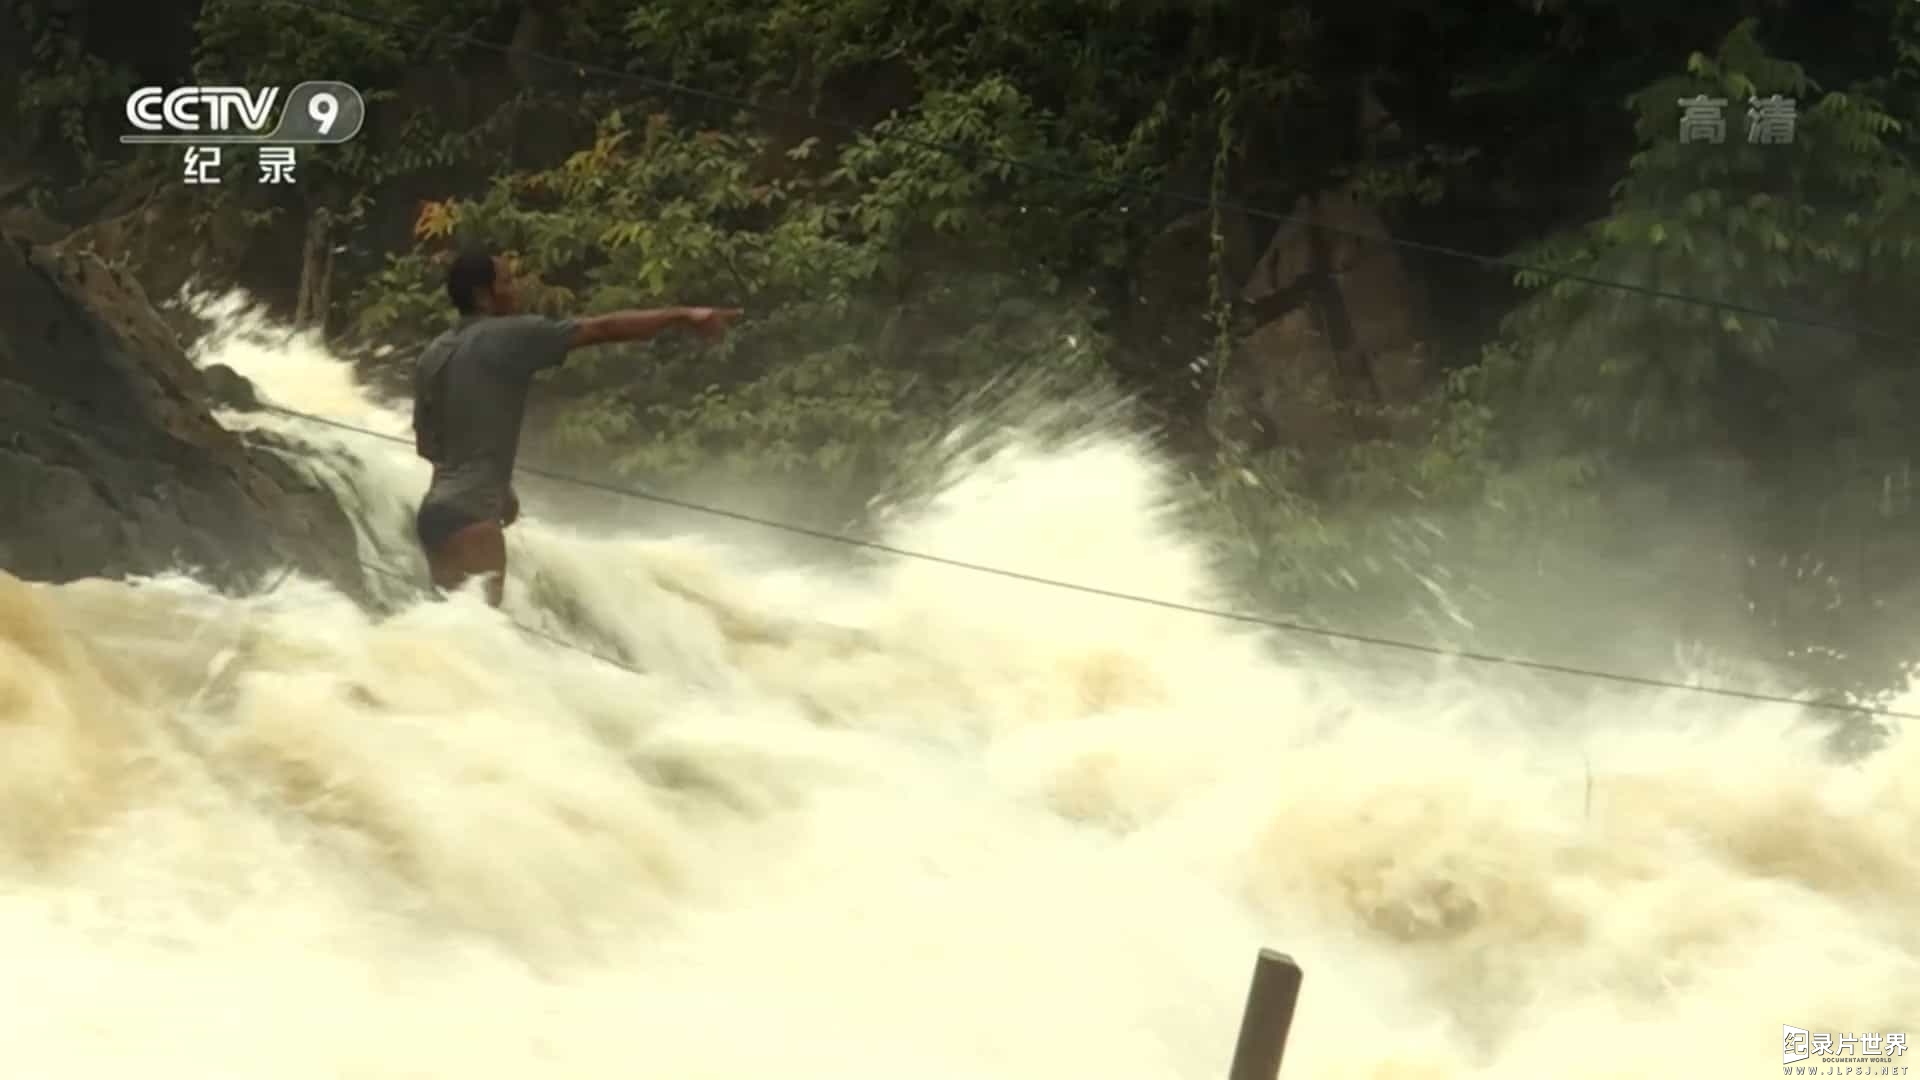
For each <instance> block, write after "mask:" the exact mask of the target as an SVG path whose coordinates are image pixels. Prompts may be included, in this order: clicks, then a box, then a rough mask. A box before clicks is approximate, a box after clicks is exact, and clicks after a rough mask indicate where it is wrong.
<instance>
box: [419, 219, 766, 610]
mask: <svg viewBox="0 0 1920 1080" xmlns="http://www.w3.org/2000/svg"><path fill="white" fill-rule="evenodd" d="M447 295H448V296H449V297H451V298H452V300H453V306H454V307H455V308H456V309H457V310H458V311H459V312H460V322H459V325H457V326H455V327H454V328H453V329H452V330H449V331H448V332H446V333H444V334H442V335H440V336H439V337H438V338H435V339H434V341H433V342H432V343H431V344H429V345H428V346H427V347H426V350H425V351H424V352H422V353H421V354H420V359H419V362H418V363H417V364H416V366H415V368H414V377H413V436H414V449H415V450H416V451H418V452H419V454H420V456H421V457H423V458H426V459H427V460H428V461H430V462H432V463H433V482H432V484H431V485H429V486H428V488H427V494H426V496H425V498H423V499H422V500H421V502H420V511H419V513H418V515H417V516H416V518H415V528H416V530H417V531H418V533H419V536H420V546H421V547H422V548H423V549H424V550H425V552H426V556H427V567H428V569H429V570H430V571H431V573H432V576H433V583H434V585H436V586H437V587H439V588H441V589H448V590H451V589H457V588H459V587H460V586H461V585H462V584H463V583H465V582H466V581H467V580H469V579H470V578H474V577H484V578H485V579H486V595H487V602H488V603H490V604H492V605H493V606H495V607H499V606H500V599H501V596H502V594H503V592H504V590H505V585H506V575H507V547H506V535H505V532H504V530H505V528H506V527H507V526H508V525H511V524H513V522H514V520H515V519H516V518H518V517H519V516H520V500H519V497H518V496H516V495H515V494H514V491H513V463H514V459H515V457H517V456H518V454H519V451H520V425H521V421H522V419H523V418H524V415H525V413H526V406H527V390H528V388H529V387H531V386H532V384H533V377H534V375H535V374H536V373H538V372H540V371H543V370H545V369H547V368H550V367H557V366H559V365H560V363H561V362H562V361H564V360H565V359H566V357H567V353H568V352H570V351H572V350H574V349H578V348H580V347H582V346H585V345H600V344H605V343H609V342H615V341H645V340H646V339H648V338H651V337H653V336H654V335H656V334H658V333H660V332H661V331H663V330H666V329H668V328H669V327H674V326H681V327H685V328H687V329H689V330H692V331H694V332H696V333H698V334H700V335H701V336H703V337H705V338H707V339H709V340H719V339H720V338H722V337H724V336H725V335H726V332H727V326H728V324H730V323H731V322H732V321H733V320H734V319H736V318H738V317H739V316H740V311H739V309H737V308H656V309H652V310H637V311H618V312H614V313H613V314H611V315H595V316H591V317H582V318H572V319H551V318H547V317H546V316H543V315H526V314H521V313H520V309H519V297H518V295H517V293H516V291H515V289H514V281H513V268H512V267H511V266H510V265H509V264H508V263H507V261H506V260H505V259H503V258H501V257H500V256H498V255H494V254H491V253H474V254H465V255H460V256H458V257H456V258H455V259H454V261H453V265H452V266H451V267H449V268H448V271H447Z"/></svg>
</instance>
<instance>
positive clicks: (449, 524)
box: [413, 502, 484, 551]
mask: <svg viewBox="0 0 1920 1080" xmlns="http://www.w3.org/2000/svg"><path fill="white" fill-rule="evenodd" d="M482 520H484V519H482V518H477V517H474V516H473V515H472V514H471V513H469V512H468V511H465V510H462V509H460V508H458V507H455V506H449V505H447V504H446V503H441V502H423V503H421V504H420V510H419V512H418V513H416V514H414V516H413V529H414V532H415V533H417V534H418V535H419V537H420V546H421V547H423V548H425V549H426V550H428V551H438V550H440V548H441V547H443V546H444V545H445V544H446V542H447V541H448V540H450V539H452V538H453V534H454V533H457V532H459V531H460V530H461V529H464V528H466V527H467V526H469V525H477V524H479V523H480V522H481V521H482Z"/></svg>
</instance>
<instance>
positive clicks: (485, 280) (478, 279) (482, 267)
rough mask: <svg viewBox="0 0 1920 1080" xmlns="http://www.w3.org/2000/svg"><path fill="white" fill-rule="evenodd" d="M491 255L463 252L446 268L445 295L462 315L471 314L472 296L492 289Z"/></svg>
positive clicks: (488, 253) (489, 253)
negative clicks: (482, 290) (483, 290)
mask: <svg viewBox="0 0 1920 1080" xmlns="http://www.w3.org/2000/svg"><path fill="white" fill-rule="evenodd" d="M493 267H494V262H493V253H492V252H490V251H465V252H461V253H460V254H459V255H458V256H456V257H455V258H454V260H453V265H452V266H449V267H447V295H448V296H450V297H452V298H453V306H454V307H455V308H457V309H458V310H459V312H460V314H462V315H471V314H473V300H474V297H473V294H474V293H476V292H478V291H479V290H481V289H487V288H492V287H493V274H494V270H493Z"/></svg>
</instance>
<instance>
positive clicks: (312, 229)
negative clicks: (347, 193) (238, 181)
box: [293, 197, 333, 338]
mask: <svg viewBox="0 0 1920 1080" xmlns="http://www.w3.org/2000/svg"><path fill="white" fill-rule="evenodd" d="M307 207H308V209H307V238H306V243H305V245H304V246H303V248H302V251H301V255H300V290H299V294H298V296H297V298H296V299H295V301H294V309H293V323H294V325H295V326H298V327H300V328H301V329H303V330H305V329H312V330H316V331H318V332H319V334H320V336H321V337H322V338H325V337H326V335H327V311H328V308H329V306H330V303H331V300H332V292H333V214H332V213H331V212H330V211H329V210H328V209H327V206H326V203H325V202H324V201H323V200H321V199H319V198H316V197H309V199H308V202H307Z"/></svg>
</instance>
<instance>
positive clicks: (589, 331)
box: [567, 307, 740, 349]
mask: <svg viewBox="0 0 1920 1080" xmlns="http://www.w3.org/2000/svg"><path fill="white" fill-rule="evenodd" d="M739 317H740V309H739V308H694V307H675V308H652V309H648V310H633V311H616V312H614V313H612V314H610V315H593V316H589V317H586V318H581V319H576V320H574V327H573V334H572V336H571V337H569V338H568V339H567V348H569V349H578V348H582V347H583V346H587V345H603V344H608V343H611V342H616V341H645V340H647V339H648V338H650V337H653V336H655V335H657V334H659V333H660V332H661V331H663V330H667V329H669V328H671V327H675V326H681V327H685V328H687V329H689V330H692V331H694V332H696V333H699V334H700V335H702V336H704V337H708V338H719V337H721V336H722V335H724V334H725V333H726V332H727V324H728V323H731V322H732V321H733V320H734V319H737V318H739Z"/></svg>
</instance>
